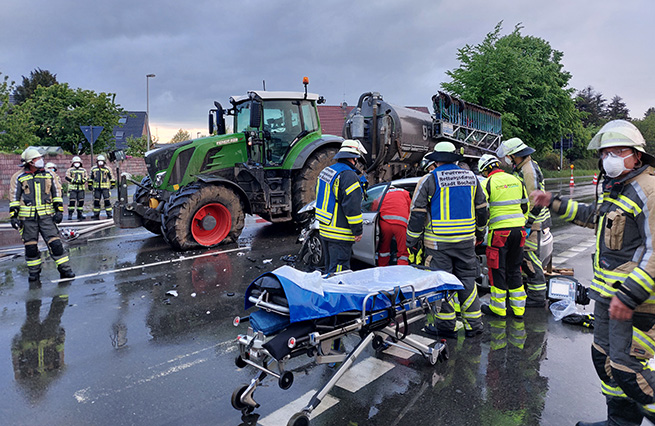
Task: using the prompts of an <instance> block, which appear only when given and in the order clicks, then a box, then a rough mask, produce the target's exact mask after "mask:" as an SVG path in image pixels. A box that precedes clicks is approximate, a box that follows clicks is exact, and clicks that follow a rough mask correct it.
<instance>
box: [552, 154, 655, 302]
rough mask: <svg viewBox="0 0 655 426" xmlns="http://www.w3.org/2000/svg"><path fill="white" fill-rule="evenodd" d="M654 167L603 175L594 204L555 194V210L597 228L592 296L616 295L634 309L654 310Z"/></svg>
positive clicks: (564, 216)
mask: <svg viewBox="0 0 655 426" xmlns="http://www.w3.org/2000/svg"><path fill="white" fill-rule="evenodd" d="M654 175H655V168H653V167H652V166H643V167H640V168H639V169H636V170H634V171H632V172H630V173H628V174H627V175H625V176H623V177H620V178H619V179H606V180H605V181H604V182H603V194H602V196H600V197H599V199H598V203H597V204H596V205H594V204H587V203H579V202H577V201H573V200H569V199H566V198H562V199H559V197H555V198H554V199H553V201H552V203H551V209H552V210H553V212H555V213H557V214H559V215H561V217H562V218H563V219H565V220H567V221H571V222H573V223H575V224H578V225H583V226H587V227H589V228H595V229H596V253H595V255H594V279H593V280H592V282H591V288H590V289H591V294H590V296H591V298H592V299H597V298H598V297H602V298H612V297H613V296H614V295H616V296H617V297H618V298H619V299H620V300H621V301H622V302H623V303H624V304H625V305H626V306H628V307H630V308H631V309H634V310H635V311H638V312H639V311H641V312H649V313H655V252H654V251H653V235H655V176H654Z"/></svg>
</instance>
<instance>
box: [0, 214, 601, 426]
mask: <svg viewBox="0 0 655 426" xmlns="http://www.w3.org/2000/svg"><path fill="white" fill-rule="evenodd" d="M553 233H554V235H555V245H554V254H555V260H556V262H555V263H558V265H556V266H561V267H574V268H575V272H576V277H577V278H578V279H579V280H580V281H581V282H582V283H583V284H585V285H588V283H589V280H590V278H591V276H592V274H591V265H590V253H591V252H592V249H593V246H591V245H589V241H591V240H593V234H592V232H591V231H590V230H584V229H581V228H578V227H573V226H569V225H562V224H557V225H556V226H555V227H554V232H553ZM2 235H6V234H2ZM295 238H296V230H295V228H294V227H293V226H280V225H270V224H265V223H257V222H256V221H255V220H254V219H253V218H250V219H249V222H248V225H247V227H246V229H245V230H244V233H243V235H242V238H241V240H240V242H239V244H238V245H231V246H223V247H221V248H220V249H218V250H210V251H207V250H202V251H192V252H186V253H183V254H179V253H175V252H172V251H171V250H169V249H168V247H167V246H166V244H165V243H164V241H163V240H162V239H161V238H159V237H156V236H153V235H152V234H150V233H148V232H147V231H145V230H143V229H133V230H129V229H123V230H120V229H115V228H113V229H109V230H106V231H102V232H100V233H98V234H95V235H93V237H92V238H90V239H89V240H88V241H82V242H78V244H76V245H72V246H71V249H70V252H71V253H70V254H71V262H72V266H73V269H74V270H75V272H76V273H77V275H78V276H81V278H77V279H76V280H74V281H73V282H72V284H58V283H56V282H54V281H56V280H57V278H58V274H57V272H56V269H55V267H54V265H53V263H52V261H51V260H50V259H49V258H48V259H47V260H45V262H44V272H43V277H44V282H43V287H42V288H41V289H39V290H29V289H28V286H27V271H26V266H25V263H24V259H23V258H22V257H17V258H8V257H4V258H2V260H1V261H0V276H1V277H2V278H1V280H2V283H1V284H0V386H1V387H2V389H4V392H3V397H2V398H1V399H0V418H1V419H4V420H3V421H2V423H3V424H19V425H22V424H25V425H28V424H30V425H32V424H48V425H88V424H94V425H128V424H130V425H131V424H148V425H150V424H152V425H178V424H192V425H196V424H198V425H200V424H202V425H204V424H207V425H210V424H214V425H239V424H255V423H256V422H259V424H263V425H274V424H285V423H286V420H287V419H288V418H289V417H290V416H291V415H292V414H294V412H295V411H297V410H296V409H293V408H285V406H287V404H291V403H294V402H295V403H296V404H298V403H299V402H298V401H300V403H301V406H302V405H304V403H306V402H307V400H308V399H309V396H310V395H311V394H309V392H311V391H312V390H316V389H319V388H320V386H322V385H323V384H324V383H326V382H327V380H328V379H329V375H330V374H331V373H332V372H333V371H334V370H333V369H331V368H330V367H328V366H325V365H320V366H316V365H315V364H313V363H312V362H311V360H310V359H309V358H304V357H301V358H298V359H297V360H294V363H293V364H292V365H291V367H293V368H295V369H296V373H295V382H294V384H293V386H292V387H291V388H290V389H289V390H287V391H283V390H281V389H279V388H278V386H277V383H276V381H275V380H270V381H268V382H265V383H264V385H263V386H261V387H260V388H258V390H257V391H256V392H255V399H256V400H257V401H258V402H259V403H260V404H261V407H260V408H258V409H257V410H256V411H255V414H254V415H252V416H249V417H248V418H243V419H242V417H241V413H240V412H238V411H236V410H234V409H233V408H232V407H231V404H230V396H231V394H232V392H233V390H234V389H236V388H237V387H239V386H241V385H243V384H246V383H248V381H249V380H250V379H251V378H252V377H254V375H255V373H254V372H253V371H251V370H250V368H249V367H247V368H245V369H242V370H241V369H238V368H237V367H236V366H235V365H234V358H235V356H236V354H237V348H236V344H235V337H236V335H237V334H238V333H239V332H243V331H245V327H244V326H241V327H240V328H239V329H237V328H234V327H233V326H232V319H233V317H234V316H235V315H243V314H244V311H243V293H244V291H245V289H246V287H247V284H248V283H249V282H250V281H252V280H253V279H254V278H255V277H257V276H258V275H259V274H261V273H262V272H265V271H267V270H272V269H274V268H275V267H278V266H281V265H283V264H285V262H284V261H283V260H281V257H282V256H284V255H287V254H294V253H295V252H296V251H297V250H298V248H299V246H297V245H296V244H295ZM3 241H7V239H6V238H4V237H3ZM269 259H270V262H268V260H269ZM265 262H266V263H265ZM359 266H360V267H361V265H359ZM127 268H130V269H129V270H126V269H127ZM99 273H100V274H99ZM94 274H95V275H94ZM175 292H176V293H175ZM167 293H168V294H167ZM175 294H177V296H176V295H175ZM486 298H488V296H485V299H486ZM580 309H582V308H581V307H580ZM587 312H591V310H590V307H587ZM524 324H525V330H526V333H527V337H526V339H525V341H516V340H513V337H515V334H516V333H515V332H516V330H519V329H520V328H521V326H522V323H519V322H518V321H516V320H514V319H508V320H507V322H506V323H505V324H503V323H499V322H498V321H496V322H494V321H490V320H489V319H485V332H484V333H483V334H482V335H481V336H479V337H477V338H474V339H465V338H464V335H463V332H462V333H460V336H459V338H458V339H449V341H448V344H449V349H450V360H449V361H448V362H446V363H439V364H437V365H436V366H434V367H433V366H430V365H429V363H428V362H427V361H426V360H423V359H421V358H420V357H418V356H416V355H415V356H412V357H410V358H408V359H405V358H403V357H397V356H394V355H389V354H381V355H376V354H375V353H374V352H373V351H372V350H371V349H370V348H369V349H367V351H366V352H365V353H364V355H363V356H362V357H361V361H358V364H356V365H355V366H354V367H353V370H354V371H358V372H359V374H361V373H362V371H363V372H364V373H368V374H371V375H372V377H369V378H365V379H362V378H359V379H357V378H355V379H354V380H353V379H352V378H351V379H349V380H350V381H351V383H350V384H347V383H345V384H343V387H339V386H337V387H335V388H334V389H333V390H332V392H331V393H330V397H331V398H330V402H331V403H332V404H334V405H332V406H331V407H330V408H328V409H327V410H325V411H324V412H322V413H320V414H318V415H317V416H316V417H315V418H314V419H313V420H312V424H315V425H344V424H346V425H363V424H375V425H394V424H401V425H402V424H425V425H428V424H430V425H431V424H447V425H480V424H484V425H487V424H488V425H492V424H493V425H495V424H527V425H530V424H541V425H566V424H575V422H576V421H577V420H581V419H584V420H599V419H601V418H603V415H604V412H605V404H604V399H603V397H602V396H601V394H600V387H599V381H598V379H597V377H596V374H595V372H594V370H593V367H592V365H591V357H590V345H591V341H592V334H591V330H589V329H586V328H582V327H576V326H570V325H566V324H562V323H560V322H556V321H555V320H554V319H553V317H552V315H550V314H549V312H548V311H547V310H546V309H537V310H534V309H533V310H529V311H528V313H527V315H526V318H525V321H524ZM503 334H504V335H505V337H506V338H503ZM353 343H354V340H353V338H349V339H346V346H347V347H348V346H350V347H352V345H353ZM39 361H41V363H40V364H39ZM39 365H41V367H39ZM382 373H383V374H382ZM344 381H345V380H344ZM353 383H354V385H353ZM340 385H341V382H340ZM353 386H354V387H355V388H357V389H355V390H354V391H352V389H353ZM347 389H351V390H347ZM303 398H304V399H303Z"/></svg>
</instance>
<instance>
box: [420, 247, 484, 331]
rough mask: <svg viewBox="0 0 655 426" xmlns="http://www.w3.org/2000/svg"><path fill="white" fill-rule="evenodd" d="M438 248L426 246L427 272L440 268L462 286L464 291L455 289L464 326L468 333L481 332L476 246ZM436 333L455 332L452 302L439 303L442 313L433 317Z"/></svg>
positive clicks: (455, 323) (425, 263)
mask: <svg viewBox="0 0 655 426" xmlns="http://www.w3.org/2000/svg"><path fill="white" fill-rule="evenodd" d="M438 244H439V245H438V248H437V249H436V250H435V249H432V248H428V247H425V248H424V250H425V259H424V262H423V264H424V265H425V266H428V267H429V268H430V269H439V270H443V271H446V272H450V273H451V274H453V275H455V276H456V277H457V278H459V280H460V281H461V282H462V284H463V285H464V289H463V290H458V291H457V292H456V294H457V300H459V304H460V309H461V314H462V320H463V322H464V327H465V329H466V330H468V331H478V330H481V329H482V319H481V317H482V312H481V311H480V299H479V298H478V289H477V287H476V285H475V277H476V276H477V274H478V261H477V258H476V256H475V243H474V241H473V240H469V241H462V242H458V243H438ZM436 317H437V330H440V331H445V332H454V331H455V328H456V325H457V320H456V314H455V307H454V306H453V302H452V300H450V301H449V302H448V303H447V302H446V301H444V302H442V303H441V310H440V311H439V313H438V314H437V315H436Z"/></svg>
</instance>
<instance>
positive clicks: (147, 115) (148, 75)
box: [146, 74, 155, 151]
mask: <svg viewBox="0 0 655 426" xmlns="http://www.w3.org/2000/svg"><path fill="white" fill-rule="evenodd" d="M154 76H155V75H154V74H146V129H147V131H148V149H147V150H148V151H150V77H154Z"/></svg>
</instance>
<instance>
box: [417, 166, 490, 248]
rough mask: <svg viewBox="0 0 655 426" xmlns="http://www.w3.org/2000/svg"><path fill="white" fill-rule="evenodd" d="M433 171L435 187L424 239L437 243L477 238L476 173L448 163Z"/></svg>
mask: <svg viewBox="0 0 655 426" xmlns="http://www.w3.org/2000/svg"><path fill="white" fill-rule="evenodd" d="M431 173H432V175H433V176H434V179H435V181H436V189H435V192H434V195H432V197H431V199H430V213H431V221H430V227H429V228H428V229H426V232H425V236H424V238H425V239H426V240H434V241H436V242H460V241H466V240H469V239H473V238H475V188H476V186H477V184H478V180H477V178H476V177H475V175H474V174H473V172H471V171H470V170H463V169H461V168H460V167H458V166H457V165H455V164H452V163H449V164H444V165H442V166H439V167H437V168H436V169H434V170H433V171H432V172H431Z"/></svg>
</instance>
